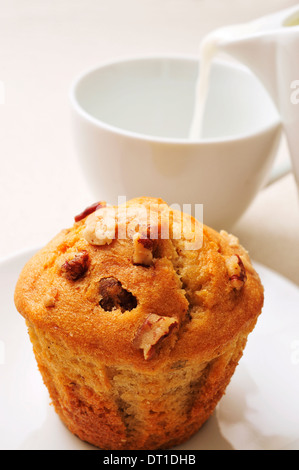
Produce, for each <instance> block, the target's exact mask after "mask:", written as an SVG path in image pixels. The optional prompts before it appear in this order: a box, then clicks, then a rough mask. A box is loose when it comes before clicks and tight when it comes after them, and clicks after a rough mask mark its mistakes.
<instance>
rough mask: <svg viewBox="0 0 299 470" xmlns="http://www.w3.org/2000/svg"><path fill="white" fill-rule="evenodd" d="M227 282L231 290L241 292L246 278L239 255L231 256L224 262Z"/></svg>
mask: <svg viewBox="0 0 299 470" xmlns="http://www.w3.org/2000/svg"><path fill="white" fill-rule="evenodd" d="M225 264H226V268H227V272H228V275H229V280H230V283H231V286H232V287H233V289H236V290H241V289H242V287H243V286H244V284H245V282H246V280H247V276H246V270H245V267H244V264H243V262H242V260H241V258H240V256H239V255H233V256H230V257H229V258H227V259H226V261H225Z"/></svg>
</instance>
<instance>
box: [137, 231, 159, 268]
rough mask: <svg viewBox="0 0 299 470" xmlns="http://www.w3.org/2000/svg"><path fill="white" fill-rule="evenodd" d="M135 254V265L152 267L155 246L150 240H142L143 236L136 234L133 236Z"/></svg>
mask: <svg viewBox="0 0 299 470" xmlns="http://www.w3.org/2000/svg"><path fill="white" fill-rule="evenodd" d="M133 245H134V254H133V263H134V264H141V265H142V266H151V265H152V264H153V245H154V242H153V240H151V239H150V238H142V237H141V234H140V233H139V232H138V233H135V235H134V236H133Z"/></svg>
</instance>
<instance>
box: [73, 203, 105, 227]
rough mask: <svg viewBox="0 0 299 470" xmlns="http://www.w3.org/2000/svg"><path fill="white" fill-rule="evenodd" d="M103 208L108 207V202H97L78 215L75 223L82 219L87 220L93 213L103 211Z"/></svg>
mask: <svg viewBox="0 0 299 470" xmlns="http://www.w3.org/2000/svg"><path fill="white" fill-rule="evenodd" d="M102 207H106V202H103V201H101V202H95V203H94V204H92V205H91V206H88V207H86V209H84V211H83V212H81V213H80V214H78V215H76V216H75V217H74V219H75V222H79V221H80V220H82V219H85V217H87V216H88V215H90V214H92V213H93V212H95V211H97V210H98V209H101V208H102Z"/></svg>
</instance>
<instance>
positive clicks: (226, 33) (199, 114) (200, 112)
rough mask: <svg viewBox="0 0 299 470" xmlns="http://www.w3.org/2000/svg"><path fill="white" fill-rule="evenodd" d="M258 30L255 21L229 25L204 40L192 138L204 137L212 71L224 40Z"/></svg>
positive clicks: (201, 46) (200, 55)
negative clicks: (214, 60)
mask: <svg viewBox="0 0 299 470" xmlns="http://www.w3.org/2000/svg"><path fill="white" fill-rule="evenodd" d="M256 30H257V26H256V24H255V23H248V24H242V25H234V26H228V27H225V28H221V29H217V30H216V31H213V32H212V33H210V34H208V35H207V36H206V37H205V38H204V39H203V41H202V43H201V45H200V51H199V67H200V70H199V73H198V79H197V83H196V87H195V106H194V112H193V117H192V122H191V126H190V131H189V139H190V140H195V141H196V140H200V139H201V138H202V137H203V120H204V113H205V109H206V102H207V97H208V92H209V83H210V73H211V66H212V62H213V59H214V58H215V56H216V55H217V54H218V53H219V52H220V48H219V47H220V45H221V43H222V42H223V41H224V40H227V39H229V40H233V39H240V38H242V37H243V36H246V35H248V34H251V33H254V32H255V31H256Z"/></svg>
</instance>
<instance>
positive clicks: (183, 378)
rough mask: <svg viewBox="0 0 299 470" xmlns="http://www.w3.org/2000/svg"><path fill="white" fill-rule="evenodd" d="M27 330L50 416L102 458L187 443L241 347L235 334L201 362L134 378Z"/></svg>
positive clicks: (124, 368) (123, 368) (130, 370)
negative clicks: (97, 450) (51, 411)
mask: <svg viewBox="0 0 299 470" xmlns="http://www.w3.org/2000/svg"><path fill="white" fill-rule="evenodd" d="M27 326H28V332H29V336H30V340H31V342H32V344H33V350H34V354H35V358H36V361H37V364H38V367H39V370H40V372H41V375H42V377H43V381H44V383H45V385H46V387H47V388H48V391H49V395H50V398H51V401H52V404H53V406H54V408H55V411H56V412H57V414H58V415H59V416H60V418H61V420H62V421H63V422H64V424H65V425H66V426H67V428H68V429H69V430H70V431H71V432H72V433H73V434H75V435H76V436H78V437H79V438H80V439H81V440H83V441H86V442H88V443H90V444H92V445H94V446H96V447H98V448H101V449H103V450H155V449H169V448H172V447H174V446H177V445H179V444H181V443H183V442H185V441H186V440H187V439H189V438H190V437H191V436H192V435H193V434H194V433H196V432H197V431H198V430H199V429H200V427H201V426H202V425H203V424H204V423H205V422H206V421H207V419H208V418H209V417H210V416H211V414H212V413H213V411H214V409H215V407H216V405H217V403H218V402H219V400H220V399H221V397H222V396H223V394H224V393H225V390H226V388H227V385H228V384H229V382H230V379H231V377H232V375H233V373H234V371H235V368H236V366H237V364H238V362H239V360H240V358H241V357H242V354H243V350H244V347H245V345H246V341H247V332H246V334H245V333H244V332H243V333H242V334H240V335H239V336H238V337H237V338H236V339H235V340H234V341H233V342H232V343H230V345H229V346H228V347H227V348H226V350H225V351H224V352H222V353H221V354H220V355H218V356H217V357H214V358H212V359H211V360H210V361H208V362H204V363H200V362H199V361H198V360H194V359H192V360H182V361H176V362H173V363H169V364H168V365H167V367H165V368H164V369H162V370H159V371H150V370H149V371H139V370H135V369H134V367H129V366H128V365H127V364H121V363H120V364H112V365H111V364H104V363H102V362H99V361H97V360H96V359H95V358H94V357H91V356H90V357H89V356H87V355H82V354H80V355H79V353H78V352H77V351H75V350H72V348H70V346H69V345H67V344H66V343H64V342H63V341H62V340H61V339H59V340H58V339H57V338H55V337H53V336H52V335H51V334H50V333H45V332H44V331H40V330H39V329H37V328H36V327H35V326H33V325H32V324H30V323H29V322H27ZM250 329H251V328H250Z"/></svg>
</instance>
